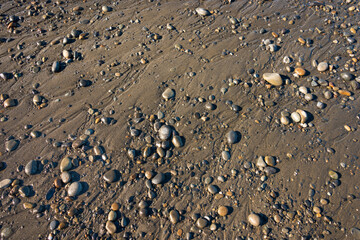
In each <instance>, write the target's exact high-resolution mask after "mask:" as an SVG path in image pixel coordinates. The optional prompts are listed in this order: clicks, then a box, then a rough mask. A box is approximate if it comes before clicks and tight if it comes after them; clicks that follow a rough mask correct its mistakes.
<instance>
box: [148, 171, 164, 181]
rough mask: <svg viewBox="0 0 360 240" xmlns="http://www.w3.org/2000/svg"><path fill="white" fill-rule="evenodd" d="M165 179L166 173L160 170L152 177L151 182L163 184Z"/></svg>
mask: <svg viewBox="0 0 360 240" xmlns="http://www.w3.org/2000/svg"><path fill="white" fill-rule="evenodd" d="M165 179H166V177H165V174H163V173H161V172H159V173H158V174H156V176H155V177H153V178H152V179H151V182H152V183H153V184H162V183H164V182H165Z"/></svg>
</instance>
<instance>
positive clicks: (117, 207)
mask: <svg viewBox="0 0 360 240" xmlns="http://www.w3.org/2000/svg"><path fill="white" fill-rule="evenodd" d="M119 209H120V204H118V203H113V204H111V210H112V211H119Z"/></svg>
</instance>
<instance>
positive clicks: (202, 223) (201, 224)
mask: <svg viewBox="0 0 360 240" xmlns="http://www.w3.org/2000/svg"><path fill="white" fill-rule="evenodd" d="M208 224H209V221H208V220H206V219H205V218H199V219H198V220H197V221H196V226H197V227H198V228H200V229H203V228H205V227H206V226H207V225H208Z"/></svg>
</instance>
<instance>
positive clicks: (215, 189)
mask: <svg viewBox="0 0 360 240" xmlns="http://www.w3.org/2000/svg"><path fill="white" fill-rule="evenodd" d="M207 190H208V191H209V192H210V193H212V194H215V193H218V192H219V191H220V189H219V187H218V186H216V185H210V186H208V188H207Z"/></svg>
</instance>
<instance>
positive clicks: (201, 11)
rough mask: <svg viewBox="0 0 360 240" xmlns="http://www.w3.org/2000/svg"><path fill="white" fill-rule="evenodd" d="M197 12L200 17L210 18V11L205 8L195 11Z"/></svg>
mask: <svg viewBox="0 0 360 240" xmlns="http://www.w3.org/2000/svg"><path fill="white" fill-rule="evenodd" d="M195 11H196V13H197V14H199V15H200V16H209V15H210V12H209V10H207V9H205V8H201V7H198V8H196V9H195Z"/></svg>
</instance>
